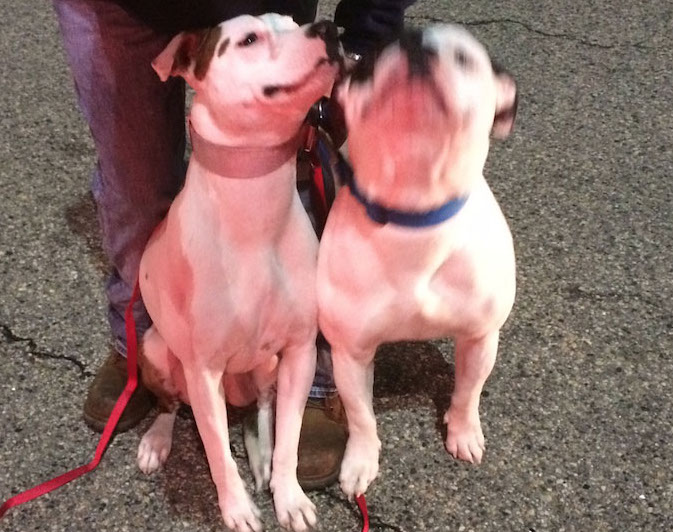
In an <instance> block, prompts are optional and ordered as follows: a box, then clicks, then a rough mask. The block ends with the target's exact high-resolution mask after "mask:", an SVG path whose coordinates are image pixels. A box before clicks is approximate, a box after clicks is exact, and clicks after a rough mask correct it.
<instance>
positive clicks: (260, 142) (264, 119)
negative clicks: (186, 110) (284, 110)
mask: <svg viewBox="0 0 673 532" xmlns="http://www.w3.org/2000/svg"><path fill="white" fill-rule="evenodd" d="M241 114H242V111H236V110H232V111H231V112H218V113H215V112H212V111H211V109H210V107H209V105H208V104H207V102H204V101H202V99H201V97H200V96H199V95H198V94H197V95H196V96H195V97H194V103H193V104H192V109H191V112H190V114H189V120H190V122H191V123H192V125H193V126H194V128H195V129H196V131H197V132H198V133H199V134H200V135H201V136H202V137H203V138H204V139H206V140H207V141H209V142H211V143H213V144H220V145H223V146H230V147H233V148H235V147H243V148H246V149H247V148H264V147H272V146H278V145H280V144H283V143H285V142H287V141H289V140H290V139H291V138H292V137H294V136H295V135H296V134H297V131H298V130H299V129H300V128H301V125H302V123H303V120H304V117H303V116H302V117H297V118H296V120H292V119H290V118H289V117H284V119H283V120H280V119H278V117H277V116H274V117H271V116H265V115H264V113H263V112H262V111H260V112H259V114H258V115H256V116H255V115H253V114H252V113H249V114H250V115H251V117H250V119H249V120H242V119H241ZM253 116H254V118H253Z"/></svg>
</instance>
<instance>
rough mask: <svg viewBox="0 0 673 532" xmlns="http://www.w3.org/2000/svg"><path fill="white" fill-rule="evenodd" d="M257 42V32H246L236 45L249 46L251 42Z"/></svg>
mask: <svg viewBox="0 0 673 532" xmlns="http://www.w3.org/2000/svg"><path fill="white" fill-rule="evenodd" d="M255 42H257V34H256V33H248V34H247V35H246V36H245V37H244V38H243V40H241V41H239V43H238V45H239V46H250V45H251V44H253V43H255Z"/></svg>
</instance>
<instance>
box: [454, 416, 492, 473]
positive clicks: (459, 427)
mask: <svg viewBox="0 0 673 532" xmlns="http://www.w3.org/2000/svg"><path fill="white" fill-rule="evenodd" d="M444 423H446V424H447V434H446V450H447V451H448V452H449V454H451V455H453V457H454V458H459V459H461V460H465V461H466V462H470V463H473V464H480V463H481V457H482V456H483V455H484V451H485V450H486V443H485V442H484V433H483V432H482V431H481V423H480V422H479V413H477V414H476V415H475V414H467V415H466V414H464V413H462V412H456V411H454V410H453V409H451V408H449V410H448V411H447V412H446V414H444Z"/></svg>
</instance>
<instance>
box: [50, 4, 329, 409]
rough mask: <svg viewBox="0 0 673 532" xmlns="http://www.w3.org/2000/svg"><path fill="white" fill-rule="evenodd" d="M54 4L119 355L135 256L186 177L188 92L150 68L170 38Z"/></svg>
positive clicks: (317, 393)
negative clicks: (85, 144) (82, 126)
mask: <svg viewBox="0 0 673 532" xmlns="http://www.w3.org/2000/svg"><path fill="white" fill-rule="evenodd" d="M53 4H54V8H55V11H56V14H57V16H58V20H59V25H60V29H61V34H62V37H63V43H64V47H65V52H66V56H67V59H68V63H69V65H70V69H71V72H72V76H73V78H74V83H75V90H76V92H77V99H78V103H79V107H80V109H81V111H82V113H83V115H84V117H85V119H86V121H87V123H88V125H89V129H90V130H91V135H92V137H93V140H94V144H95V148H96V155H97V159H98V160H97V164H96V166H95V168H94V171H93V178H92V183H91V187H92V191H93V196H94V199H95V201H96V205H97V210H98V218H99V223H100V228H101V233H102V238H103V249H104V250H105V253H106V255H107V257H108V259H109V261H110V263H111V265H112V272H111V274H110V276H109V278H108V280H107V283H106V288H105V290H106V295H107V299H108V321H109V323H110V328H111V331H112V337H113V341H114V344H115V346H116V348H117V350H118V351H119V352H120V353H121V354H122V355H123V354H125V352H126V332H125V329H124V311H125V308H126V305H127V303H128V301H129V299H130V296H131V291H132V287H133V283H134V282H135V279H136V276H137V273H138V265H139V262H140V257H141V255H142V252H143V249H144V248H145V244H146V243H147V240H148V239H149V237H150V235H151V233H152V231H153V230H154V228H155V227H156V226H157V224H158V223H159V221H160V220H161V219H162V218H163V217H164V216H165V215H166V213H167V212H168V208H169V207H170V204H171V201H172V200H173V198H174V197H175V195H176V194H177V193H178V192H179V190H180V188H181V187H182V184H183V182H184V178H185V173H186V163H185V160H184V156H185V142H186V140H185V84H184V81H183V80H182V79H181V78H170V79H169V80H168V81H166V82H165V83H164V82H161V81H160V80H159V77H158V76H157V74H156V73H155V72H154V70H153V69H152V66H151V62H152V60H153V59H154V58H155V57H156V56H157V55H159V53H160V52H161V51H162V50H163V49H164V47H165V46H166V45H167V44H168V42H169V40H170V37H169V36H166V35H163V34H159V33H156V32H155V31H154V30H152V29H150V28H149V27H147V26H145V25H144V24H142V23H141V22H139V21H138V20H137V19H135V18H134V17H133V16H131V15H129V14H128V13H127V12H126V11H125V10H124V9H122V8H121V7H119V6H118V5H117V4H116V3H115V2H113V1H111V0H53ZM134 316H135V319H136V324H137V327H138V334H139V335H142V334H143V333H144V332H145V330H147V328H148V327H149V326H150V324H151V321H150V318H149V316H148V314H147V311H146V310H145V307H144V306H143V304H142V301H139V302H138V303H137V304H136V306H135V307H134ZM321 344H322V345H321ZM319 347H321V349H320V352H321V353H320V354H319V356H318V369H317V370H316V377H315V380H314V383H313V389H312V391H311V396H312V397H323V396H325V395H326V394H328V393H331V392H332V391H333V390H334V382H333V377H332V369H331V359H330V357H329V353H328V349H327V348H326V346H325V344H324V342H321V343H319Z"/></svg>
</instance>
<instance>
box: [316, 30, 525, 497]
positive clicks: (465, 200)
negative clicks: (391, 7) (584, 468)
mask: <svg viewBox="0 0 673 532" xmlns="http://www.w3.org/2000/svg"><path fill="white" fill-rule="evenodd" d="M340 100H341V103H342V105H343V108H344V112H345V116H346V123H347V126H348V130H349V137H348V149H349V154H350V157H351V160H352V163H353V168H354V177H353V179H351V180H350V183H349V186H347V187H343V188H342V189H341V190H340V191H339V194H338V197H337V199H336V202H335V204H334V207H333V208H332V211H331V212H330V215H329V219H328V221H327V227H326V228H325V232H324V233H323V236H322V240H321V244H320V253H319V262H318V306H319V324H320V328H321V330H322V332H323V333H324V335H325V337H326V338H327V340H328V341H329V343H330V344H331V345H332V358H333V364H334V376H335V379H336V384H337V388H338V390H339V394H340V395H341V399H342V401H343V404H344V407H345V409H346V414H347V417H348V428H349V433H350V435H349V440H348V445H347V448H346V453H345V456H344V460H343V463H342V467H341V473H340V481H341V487H342V489H343V491H344V492H345V493H346V494H347V495H348V496H350V497H352V496H356V495H359V494H361V493H364V492H365V490H366V489H367V486H368V485H369V484H370V483H371V482H372V480H373V479H374V478H375V477H376V475H377V473H378V467H379V466H378V461H379V449H380V446H381V443H380V441H379V438H378V436H377V431H376V420H375V418H374V411H373V407H372V386H373V379H374V353H375V351H376V348H377V347H378V346H379V345H380V344H381V343H384V342H394V341H400V340H422V339H432V338H440V337H452V338H453V339H454V340H455V357H456V362H455V367H456V379H455V389H454V391H453V395H452V398H451V406H450V408H449V410H448V412H447V413H446V415H445V417H444V421H445V422H446V423H447V424H448V435H447V438H446V448H447V450H448V451H449V452H450V453H451V454H452V455H453V456H455V457H457V458H461V459H463V460H467V461H470V462H476V463H478V462H479V461H480V460H481V458H482V453H483V452H484V436H483V434H482V430H481V425H480V421H479V410H478V407H479V396H480V393H481V390H482V387H483V385H484V383H485V381H486V379H487V377H488V376H489V374H490V372H491V370H492V368H493V365H494V362H495V358H496V351H497V346H498V335H499V329H500V327H501V326H502V325H503V323H504V322H505V320H506V318H507V316H508V314H509V312H510V310H511V308H512V305H513V302H514V293H515V265H514V250H513V246H512V238H511V235H510V231H509V228H508V226H507V222H506V221H505V218H504V217H503V214H502V212H501V210H500V208H499V206H498V204H497V202H496V200H495V198H494V197H493V194H492V193H491V190H490V189H489V187H488V185H487V183H486V181H485V179H484V176H483V168H484V163H485V161H486V157H487V154H488V149H489V136H490V134H491V133H493V134H494V135H496V136H499V137H503V136H506V135H507V134H508V133H509V131H510V130H511V128H512V124H513V121H514V115H515V111H516V88H515V85H514V82H513V81H512V79H511V78H510V77H509V76H508V75H507V74H505V73H503V72H500V71H499V70H498V69H494V67H493V66H492V64H491V61H490V59H489V56H488V55H487V53H486V51H485V49H484V48H483V47H482V46H481V45H480V44H479V43H478V42H477V41H476V40H475V39H474V38H473V37H472V36H471V35H470V34H469V33H468V32H467V31H465V30H464V29H462V28H459V27H456V26H435V27H431V28H428V29H426V30H424V31H422V32H420V31H416V32H410V33H408V34H406V35H405V36H404V37H403V38H402V39H401V40H400V42H399V43H396V44H392V45H390V46H389V47H387V48H386V49H385V50H384V51H383V52H382V53H381V55H380V56H379V57H378V58H377V59H376V60H372V61H365V62H364V63H362V64H360V65H359V66H358V67H357V69H356V71H355V72H354V73H353V75H352V77H351V79H350V81H346V82H345V84H344V85H343V86H342V88H341V93H340ZM447 393H448V390H447Z"/></svg>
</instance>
